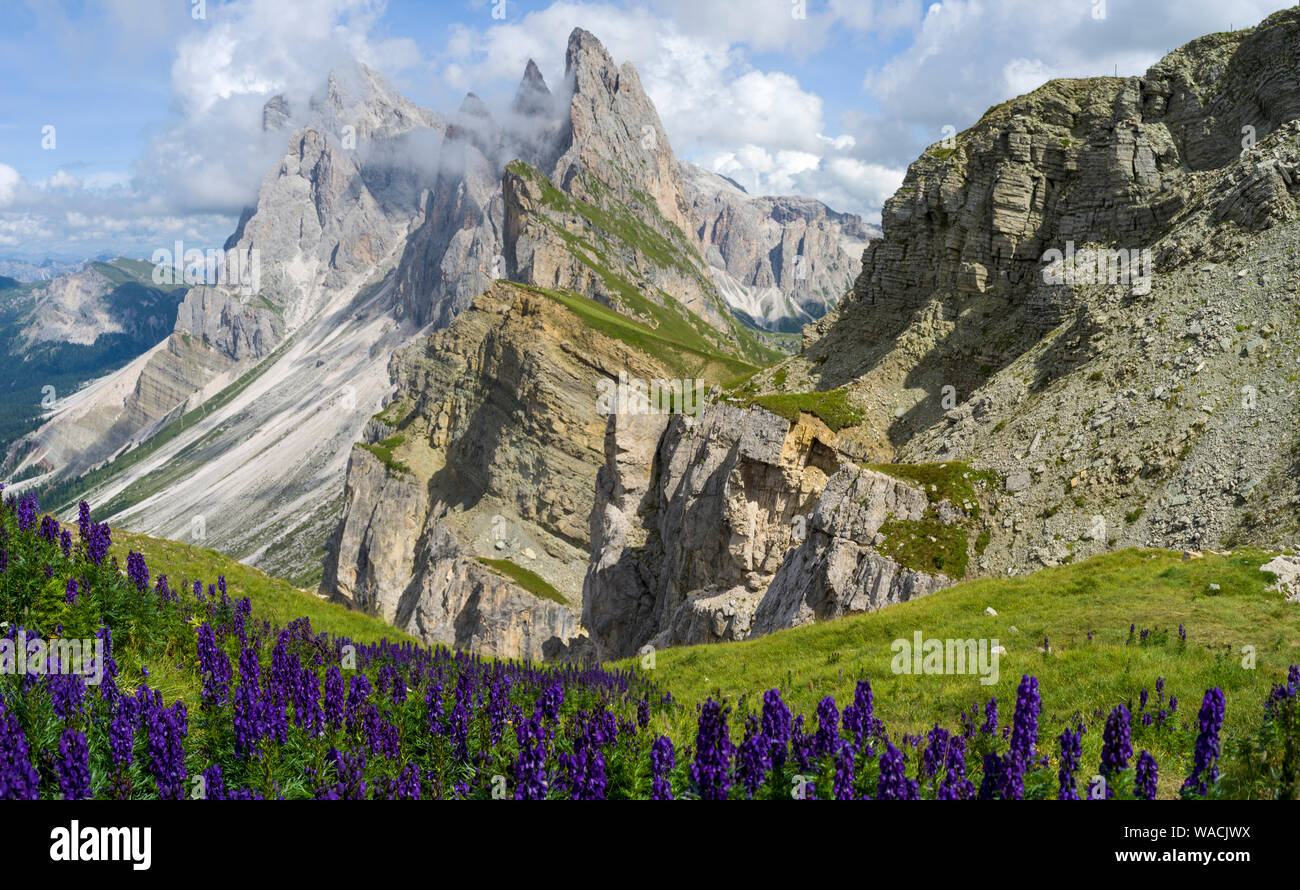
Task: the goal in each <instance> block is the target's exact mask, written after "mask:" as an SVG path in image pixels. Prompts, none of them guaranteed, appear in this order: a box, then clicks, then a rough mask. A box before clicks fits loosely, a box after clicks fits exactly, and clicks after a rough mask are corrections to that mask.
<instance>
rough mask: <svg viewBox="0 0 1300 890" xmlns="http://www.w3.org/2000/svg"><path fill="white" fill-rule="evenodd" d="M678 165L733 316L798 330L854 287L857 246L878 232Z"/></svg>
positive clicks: (698, 235)
mask: <svg viewBox="0 0 1300 890" xmlns="http://www.w3.org/2000/svg"><path fill="white" fill-rule="evenodd" d="M679 166H680V168H681V172H682V183H683V186H684V189H685V195H686V199H687V201H688V202H689V204H690V205H691V217H692V228H691V233H692V234H693V235H694V237H695V239H696V244H697V246H698V248H699V250H700V252H701V254H703V256H704V258H705V260H706V261H707V262H708V264H709V272H710V274H711V275H712V276H713V280H714V282H715V283H716V284H717V286H718V290H719V292H720V293H721V294H722V296H723V299H725V300H726V302H727V305H728V306H729V307H730V309H731V311H732V312H734V313H736V314H737V315H739V316H741V317H742V318H745V319H746V320H747V321H749V322H751V323H753V324H755V325H759V326H761V327H765V328H768V329H770V330H779V331H798V330H799V329H800V327H801V326H802V325H804V324H806V323H807V322H810V321H815V320H816V319H818V318H821V317H822V316H823V315H825V314H826V312H827V311H828V310H830V309H833V308H834V307H835V306H836V305H837V304H838V303H839V302H840V300H841V299H843V297H844V296H845V295H846V294H848V293H849V292H850V291H851V290H852V289H853V282H854V280H855V279H856V278H857V276H858V273H859V272H860V271H861V269H862V263H861V259H860V258H861V255H862V251H863V248H864V247H865V246H866V243H867V241H868V239H870V238H873V237H877V236H879V234H880V231H879V229H877V228H875V227H874V226H869V225H867V224H865V223H863V222H862V220H861V218H860V217H857V216H854V215H853V214H849V213H836V212H835V211H834V210H831V209H830V208H829V207H827V206H826V205H825V204H823V203H821V202H820V201H816V200H814V199H812V198H799V197H755V196H752V195H749V194H748V193H747V192H745V190H744V189H743V188H741V187H740V186H739V185H737V184H736V183H735V182H733V181H732V180H730V179H727V178H726V177H724V176H719V175H718V174H716V173H711V172H709V171H708V170H705V169H703V168H701V167H697V166H695V165H694V164H687V163H682V164H680V165H679Z"/></svg>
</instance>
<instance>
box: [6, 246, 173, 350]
mask: <svg viewBox="0 0 1300 890" xmlns="http://www.w3.org/2000/svg"><path fill="white" fill-rule="evenodd" d="M152 271H153V265H152V264H151V263H145V262H141V261H139V260H127V259H116V260H113V261H112V262H109V263H101V262H94V263H87V264H86V265H85V266H84V267H82V268H80V269H77V270H75V271H72V272H66V273H64V274H61V275H57V276H54V277H53V278H51V279H49V280H48V281H46V282H45V283H42V284H37V285H35V286H32V287H29V288H24V289H23V291H22V295H21V296H20V297H18V298H13V297H11V298H10V299H9V300H7V301H6V303H7V305H6V307H5V309H6V314H7V315H9V316H10V318H16V319H17V325H16V331H15V336H14V339H13V340H12V342H4V343H0V348H3V349H4V351H5V352H8V353H12V354H15V355H26V356H28V357H33V356H34V354H36V353H37V352H38V350H40V349H41V348H43V347H49V346H57V345H58V344H71V345H78V346H91V345H93V344H94V343H95V342H96V341H97V340H99V338H100V337H103V336H105V335H110V334H120V335H123V337H124V338H125V339H127V340H129V341H130V342H131V343H138V344H142V346H141V347H140V348H138V349H137V352H141V351H143V350H144V349H146V348H148V347H149V346H152V345H153V344H155V343H157V342H158V341H159V340H161V339H162V338H163V337H164V336H166V332H167V331H168V330H169V329H170V328H171V325H172V319H173V318H174V315H175V311H176V303H177V301H178V300H179V299H180V297H181V292H177V291H175V290H174V289H172V288H169V287H164V288H159V287H155V286H153V283H152V280H151V272H152Z"/></svg>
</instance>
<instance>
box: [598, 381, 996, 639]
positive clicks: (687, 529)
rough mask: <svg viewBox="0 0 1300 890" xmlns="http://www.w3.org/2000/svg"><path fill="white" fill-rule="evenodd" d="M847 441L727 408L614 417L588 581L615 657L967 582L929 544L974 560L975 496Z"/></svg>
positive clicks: (755, 411) (762, 629) (815, 423)
mask: <svg viewBox="0 0 1300 890" xmlns="http://www.w3.org/2000/svg"><path fill="white" fill-rule="evenodd" d="M836 445H837V437H836V435H835V434H834V433H833V432H831V430H830V429H829V428H828V427H826V425H825V424H823V423H821V422H820V421H819V420H818V419H817V418H816V417H813V416H811V415H807V414H805V415H801V416H800V418H799V420H798V421H796V422H794V423H791V422H790V421H788V420H786V419H785V418H783V417H779V416H777V415H776V414H772V413H771V412H769V411H766V410H764V409H761V408H751V409H746V408H740V407H735V406H732V405H727V404H725V403H723V404H718V405H715V406H713V407H711V408H709V409H708V410H707V411H706V412H705V413H704V415H703V416H702V417H701V418H700V419H699V420H694V419H691V418H685V417H674V418H671V419H667V418H662V417H645V416H633V417H612V418H611V419H610V422H609V426H608V429H607V432H606V437H605V465H604V467H603V468H602V469H601V471H600V475H599V477H598V479H597V497H596V503H595V506H594V509H593V511H592V516H591V522H592V533H591V534H592V560H591V564H590V567H589V569H588V572H587V578H586V581H585V584H584V587H583V623H584V625H585V626H586V627H587V629H588V631H589V632H590V633H591V635H592V640H593V642H594V643H595V645H596V647H597V650H598V651H599V652H600V654H601V657H603V658H621V657H626V656H628V655H631V654H632V653H633V652H635V651H637V650H638V648H640V647H641V646H643V645H645V644H650V645H653V646H655V647H656V648H662V647H665V646H675V645H683V644H692V643H709V642H720V641H728V640H742V639H748V638H751V637H754V636H759V635H762V634H765V633H770V632H772V631H774V630H778V629H781V628H785V627H794V626H797V625H800V624H806V623H808V622H810V621H815V620H823V619H826V618H832V617H837V616H839V615H843V614H846V613H849V612H860V611H869V610H873V609H878V608H880V607H882V606H885V605H890V604H892V603H896V602H902V601H905V600H908V599H912V598H914V597H918V596H924V595H926V594H929V593H932V592H934V591H935V590H938V589H940V588H942V587H944V586H946V585H948V584H951V583H952V582H953V580H954V579H953V578H952V577H949V576H948V575H945V574H944V573H943V572H942V571H940V570H938V569H936V568H935V567H934V564H933V561H931V562H930V563H929V564H924V563H923V562H922V561H921V560H920V559H918V558H917V557H918V554H920V553H922V552H928V551H929V549H930V548H926V547H918V546H917V544H916V543H915V541H916V539H917V538H919V537H929V536H930V535H932V534H933V535H942V536H945V540H947V538H952V537H956V538H957V539H959V543H958V545H957V546H956V547H955V548H954V550H955V551H956V550H959V551H960V553H961V555H962V557H963V559H964V555H965V552H966V547H967V545H968V541H967V538H968V537H969V538H970V541H969V543H970V544H971V545H973V544H974V537H975V533H974V524H973V520H972V515H971V514H972V513H973V512H978V510H977V507H976V506H975V504H974V503H972V502H963V503H962V504H958V505H954V504H953V503H952V501H951V499H950V498H949V497H948V496H947V494H946V493H941V494H934V495H931V494H927V492H926V491H925V490H924V486H922V485H920V484H918V483H914V482H908V481H905V480H904V479H902V478H898V477H895V476H891V475H887V474H885V473H883V472H878V471H873V470H868V469H864V468H862V467H859V466H858V465H856V464H855V463H853V462H852V461H850V460H846V459H845V458H843V457H842V456H841V455H840V454H839V453H838V451H837V448H836ZM972 491H973V488H972ZM894 537H897V539H898V540H896V541H895V540H891V539H892V538H894ZM931 540H933V538H931ZM950 571H952V570H951V569H950ZM957 577H960V574H958V575H957Z"/></svg>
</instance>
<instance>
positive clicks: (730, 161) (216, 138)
mask: <svg viewBox="0 0 1300 890" xmlns="http://www.w3.org/2000/svg"><path fill="white" fill-rule="evenodd" d="M1285 5H1288V4H1285V3H1279V2H1267V0H1241V2H1215V0H1178V2H1175V0H1000V2H994V0H946V2H942V3H922V2H918V0H876V2H872V0H642V2H627V3H621V2H612V0H611V2H575V0H560V2H526V0H505V2H502V0H461V2H455V0H453V2H407V0H389V2H387V3H382V2H376V0H295V2H292V3H290V2H286V0H232V2H212V0H207V2H202V0H82V2H67V3H59V2H53V0H30V2H20V0H0V21H3V22H4V27H3V30H2V31H0V256H29V257H38V256H44V255H53V254H61V255H66V256H76V257H85V256H92V255H96V254H100V253H116V252H124V253H127V254H131V255H148V254H149V253H151V252H152V250H153V249H155V248H156V247H159V246H167V245H170V244H171V243H172V241H173V240H175V239H177V238H182V239H185V240H186V241H187V242H193V243H195V245H196V246H208V245H213V244H219V243H220V242H222V241H223V240H224V239H225V237H226V235H227V234H229V232H230V231H231V229H232V228H233V225H234V220H235V217H236V215H237V214H238V211H239V208H240V207H242V206H244V205H245V204H247V203H249V202H251V201H253V200H254V199H255V196H256V188H257V184H258V182H259V181H260V180H261V178H262V176H264V175H265V174H266V173H267V172H268V171H269V170H270V169H271V168H272V165H273V164H274V161H275V159H276V158H277V157H278V155H279V153H282V151H283V145H280V146H278V148H276V147H270V148H268V146H266V145H265V144H262V140H261V137H260V134H259V132H258V126H257V124H258V123H259V122H260V116H259V114H258V109H260V107H261V104H262V103H263V102H264V101H265V100H266V98H268V97H269V96H271V95H273V94H275V93H277V92H291V93H292V92H295V91H297V92H310V91H311V90H314V89H316V88H317V87H318V86H319V85H320V84H321V83H323V81H324V78H325V76H326V74H327V73H328V71H329V69H330V68H331V67H333V66H334V65H335V64H338V63H340V62H342V61H344V60H346V59H348V58H359V59H361V60H362V61H364V62H366V63H367V64H369V65H370V66H371V67H374V68H376V69H377V70H379V71H380V72H381V73H383V74H384V75H385V76H387V77H388V78H389V79H390V80H392V81H393V82H394V83H395V84H396V85H397V86H398V87H399V88H400V89H401V90H402V91H403V92H404V93H405V94H406V95H408V96H409V97H411V98H412V99H414V100H415V101H417V102H419V103H420V104H423V105H426V106H428V107H431V108H433V109H434V110H436V111H438V112H439V113H442V114H444V115H445V114H449V113H450V112H452V111H454V109H455V108H456V107H457V106H458V105H459V104H460V101H461V99H462V97H463V96H464V94H465V92H467V91H469V90H473V91H474V92H477V93H478V94H479V95H481V96H483V97H484V98H485V99H486V100H487V101H488V102H489V104H490V105H491V104H502V103H504V102H506V101H508V99H509V96H510V95H511V94H512V93H513V90H514V87H515V85H516V83H517V82H518V79H519V77H520V75H521V74H522V72H523V66H524V63H525V62H526V61H527V59H528V58H530V57H531V58H534V59H535V60H536V61H537V63H538V65H539V66H540V67H541V69H542V71H543V73H544V74H545V75H546V77H547V79H548V81H550V82H551V83H552V84H554V83H555V82H556V81H557V80H558V78H559V75H560V74H561V72H562V70H563V64H564V45H565V40H566V38H567V35H568V33H569V31H570V30H571V29H572V28H573V27H574V26H582V27H584V28H586V29H588V30H590V31H592V32H593V33H595V34H596V36H597V37H599V38H600V39H601V40H602V41H603V42H604V43H605V45H606V46H607V48H608V49H609V50H610V52H611V54H612V55H613V56H614V58H615V60H616V61H618V62H623V61H631V62H633V63H634V64H635V65H636V66H637V69H638V71H639V72H640V74H641V78H642V81H643V83H644V85H645V87H646V89H647V91H648V92H649V94H650V96H651V98H652V99H653V100H654V102H655V104H656V106H657V107H658V110H659V113H660V116H661V117H662V118H663V120H664V124H665V127H666V128H667V130H668V134H669V137H670V139H671V140H672V142H673V148H674V150H675V151H676V153H677V155H678V156H679V157H681V158H684V159H687V160H691V161H694V162H696V163H700V164H702V165H704V166H707V167H709V168H711V169H715V170H718V171H719V172H722V173H725V174H727V175H728V176H731V177H732V178H734V179H736V180H737V181H739V182H741V183H742V184H743V185H745V186H746V187H747V188H748V189H750V190H751V191H754V192H763V193H799V194H809V195H812V196H814V197H817V198H820V199H821V200H823V201H825V202H827V203H828V204H830V205H831V206H832V207H835V208H836V209H839V210H846V211H851V212H856V213H860V214H862V215H864V216H865V217H866V218H868V219H869V220H872V221H876V220H878V219H879V210H880V206H881V204H882V203H883V201H884V200H885V198H887V197H888V196H889V195H890V194H891V193H892V192H893V191H894V189H896V188H897V186H898V184H899V183H900V182H901V181H902V177H903V174H904V172H905V171H906V167H907V164H908V163H909V162H910V161H911V159H912V158H914V157H915V156H916V155H917V154H918V153H919V152H920V151H921V150H922V149H923V148H924V147H925V146H926V145H927V144H929V143H932V142H934V141H936V140H938V139H939V138H941V136H942V130H943V127H944V126H945V125H951V126H953V127H955V128H957V129H963V128H965V127H967V126H969V125H970V124H971V123H973V122H974V121H975V120H976V119H977V118H978V117H979V115H980V114H981V113H982V112H983V110H984V109H985V108H987V107H988V106H990V105H993V104H996V103H998V102H1001V101H1004V100H1005V99H1007V98H1010V97H1011V96H1014V95H1018V94H1020V93H1023V92H1027V91H1029V90H1031V89H1033V88H1034V87H1036V86H1038V85H1040V84H1041V83H1043V82H1044V81H1046V80H1048V79H1050V78H1052V77H1058V76H1088V75H1096V74H1110V73H1112V72H1114V71H1116V70H1117V71H1118V72H1119V73H1120V74H1126V75H1131V74H1139V73H1141V72H1143V71H1144V70H1145V69H1146V68H1147V67H1148V66H1149V65H1150V64H1152V63H1153V62H1155V61H1156V60H1157V59H1159V57H1160V56H1161V55H1163V53H1164V52H1166V51H1168V50H1169V49H1172V48H1174V47H1175V46H1177V45H1179V44H1181V43H1184V42H1186V41H1187V40H1190V39H1192V38H1194V37H1196V36H1199V35H1201V34H1203V33H1208V32H1211V31H1220V30H1227V29H1228V28H1230V27H1232V26H1235V27H1237V28H1242V27H1247V26H1250V25H1253V24H1255V23H1256V22H1258V21H1259V20H1260V19H1262V18H1263V17H1264V16H1266V15H1267V14H1268V13H1270V12H1272V11H1274V10H1276V9H1279V8H1282V7H1283V6H1285ZM46 126H53V127H54V140H53V147H52V148H50V147H47V146H48V145H49V144H50V140H49V139H48V138H46V137H45V136H43V133H45V132H47V131H44V130H43V128H45V127H46ZM43 142H44V144H43Z"/></svg>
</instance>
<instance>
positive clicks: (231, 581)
mask: <svg viewBox="0 0 1300 890" xmlns="http://www.w3.org/2000/svg"><path fill="white" fill-rule="evenodd" d="M129 550H135V551H136V552H137V553H141V554H143V555H144V557H145V561H146V562H147V563H148V564H149V565H150V566H151V567H154V566H156V567H157V568H156V571H162V572H166V573H167V578H168V581H170V582H171V584H172V585H173V586H178V585H179V584H180V583H181V582H182V581H186V580H189V581H193V580H195V579H199V580H202V581H203V582H204V584H205V586H206V585H207V584H215V583H216V580H217V576H218V575H224V576H225V578H226V584H227V585H228V588H229V592H230V596H231V597H232V598H238V597H244V596H246V597H248V599H249V601H250V602H251V603H252V605H253V617H254V618H258V619H263V618H264V619H266V620H268V621H270V622H271V623H272V624H281V625H285V624H288V623H289V622H291V621H293V620H294V619H295V618H304V617H305V618H309V619H311V626H312V627H313V628H314V629H315V630H317V631H328V632H329V633H332V634H337V635H340V636H347V637H351V638H352V639H354V640H356V641H357V642H359V643H373V642H376V641H378V640H382V639H384V638H387V639H389V640H392V641H395V642H416V643H418V642H419V641H418V640H416V639H415V638H414V637H412V636H410V635H409V634H406V633H403V632H402V631H400V630H398V629H397V628H395V627H393V626H391V625H389V624H387V623H386V622H384V621H383V620H382V619H379V618H374V617H372V616H370V615H366V614H363V613H361V612H353V611H351V610H350V609H348V608H346V607H344V606H341V605H338V604H337V603H331V602H327V601H325V600H322V599H321V598H320V597H318V596H316V595H315V594H313V593H311V592H309V591H306V590H299V589H298V588H296V587H294V586H292V585H291V584H289V583H288V582H286V581H282V580H280V579H279V578H272V577H271V576H269V575H267V574H264V573H263V572H262V571H260V570H258V569H255V568H253V567H251V566H246V565H244V564H243V563H240V562H236V561H235V560H233V559H231V558H229V557H227V556H223V555H222V554H220V553H218V552H217V551H215V550H208V549H206V548H203V547H195V546H193V545H191V544H184V543H181V542H179V541H168V540H165V539H162V538H152V537H149V536H148V535H140V534H135V533H133V532H128V531H123V530H121V529H116V528H115V529H113V547H112V550H111V551H110V552H111V553H112V554H113V555H114V556H116V557H117V560H118V562H119V563H120V564H122V565H126V554H127V551H129Z"/></svg>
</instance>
